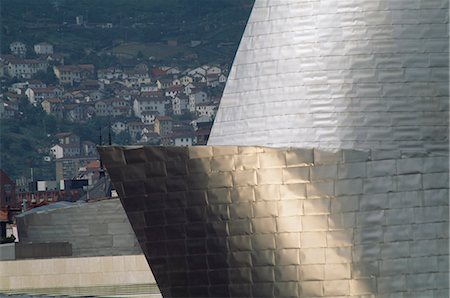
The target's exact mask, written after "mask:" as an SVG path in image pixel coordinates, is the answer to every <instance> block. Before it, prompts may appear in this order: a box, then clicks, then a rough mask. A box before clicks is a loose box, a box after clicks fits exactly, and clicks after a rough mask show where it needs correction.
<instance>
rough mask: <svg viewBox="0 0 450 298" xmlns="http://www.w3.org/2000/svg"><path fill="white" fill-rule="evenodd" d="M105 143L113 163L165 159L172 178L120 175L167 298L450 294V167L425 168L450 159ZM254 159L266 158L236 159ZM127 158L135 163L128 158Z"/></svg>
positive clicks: (121, 167) (119, 167) (104, 152)
mask: <svg viewBox="0 0 450 298" xmlns="http://www.w3.org/2000/svg"><path fill="white" fill-rule="evenodd" d="M99 151H100V154H101V157H102V158H103V159H104V160H106V162H105V165H106V167H107V169H108V171H109V169H110V168H111V169H114V171H115V172H117V171H121V172H129V171H131V170H130V169H137V171H139V172H141V171H142V170H141V168H140V167H139V166H138V165H139V163H140V164H142V165H144V167H148V166H150V165H152V164H153V161H152V159H153V158H154V160H155V161H157V162H161V161H162V162H163V163H164V164H165V165H164V166H161V165H158V167H159V168H164V169H166V171H167V172H166V173H167V174H166V176H165V177H162V176H159V175H155V176H154V177H152V176H147V177H144V176H139V177H141V178H139V179H137V180H135V181H129V182H123V181H121V179H120V177H124V175H115V176H114V177H113V182H114V185H116V186H117V185H118V186H123V188H121V187H118V188H117V189H118V192H119V195H120V198H121V200H122V203H123V205H124V208H125V211H126V212H127V214H128V216H129V219H130V223H131V225H132V226H133V229H134V231H135V232H136V234H137V235H138V240H139V241H140V244H141V247H142V249H143V251H144V253H145V255H146V257H147V260H148V261H149V264H150V266H151V268H152V270H153V273H154V276H155V278H156V281H157V283H158V285H159V287H160V289H161V292H162V294H163V295H164V296H165V297H217V296H220V297H242V296H245V297H299V296H302V297H303V296H322V297H327V296H358V295H365V294H367V295H375V296H383V295H384V296H386V295H387V296H398V295H403V296H408V297H409V296H419V297H420V296H423V295H425V294H426V293H425V292H424V291H429V290H431V291H435V292H436V293H439V295H440V294H443V293H446V294H448V293H447V291H448V283H445V282H444V280H447V281H448V279H444V278H445V274H447V273H448V266H444V265H440V263H444V264H445V263H446V264H447V265H448V222H449V218H448V181H447V182H446V183H444V182H443V181H441V180H440V179H439V177H440V176H446V175H447V173H448V168H446V167H438V166H436V167H431V166H425V161H426V164H428V165H430V164H436V163H438V162H445V163H446V162H447V161H448V157H445V156H434V155H435V154H433V153H430V154H428V155H427V154H424V155H422V156H421V157H420V158H419V159H418V158H417V157H416V156H413V157H408V156H403V158H396V157H394V158H387V157H384V160H383V161H374V160H372V156H375V158H379V156H380V155H379V154H378V153H375V151H373V152H372V151H364V152H357V151H353V152H349V151H347V150H337V151H336V150H335V151H333V152H328V151H321V150H315V153H314V156H313V157H312V158H310V157H307V158H306V159H305V158H304V157H305V156H308V155H305V152H308V151H305V150H303V149H293V148H290V149H282V148H281V149H273V148H264V147H253V148H250V147H233V148H232V150H229V148H228V147H221V146H213V147H191V148H177V149H173V148H169V147H142V148H140V149H139V150H137V149H136V148H129V147H101V148H99ZM142 151H144V153H142ZM133 152H139V154H138V155H139V156H141V157H145V158H140V157H139V156H137V157H132V156H131V155H132V153H133ZM174 153H176V154H174ZM215 153H217V154H219V155H218V156H217V157H216V156H215ZM373 153H375V154H373ZM249 155H253V158H252V159H251V160H259V162H258V164H257V166H254V167H252V169H251V170H244V169H243V168H242V167H238V166H236V163H238V164H240V162H241V160H242V159H241V158H242V157H244V156H249ZM119 156H127V159H126V160H125V159H122V163H121V164H120V163H118V162H117V160H120V158H119ZM269 156H270V158H268V157H269ZM293 156H296V157H301V158H296V160H297V161H296V162H294V163H293V164H294V165H295V166H291V164H289V163H286V160H292V159H291V157H293ZM127 160H130V161H132V162H131V163H130V164H128V163H127ZM261 160H265V161H264V162H261ZM300 160H303V161H306V163H302V162H300ZM345 160H348V161H347V162H344V161H345ZM231 161H233V163H234V164H231ZM280 161H281V162H280ZM174 162H175V163H176V166H175V164H174ZM193 162H195V163H196V164H197V165H207V166H205V167H204V168H202V167H199V166H195V167H191V166H190V165H192V164H193ZM374 162H382V163H383V166H380V167H374ZM300 163H302V165H301V166H299V164H300ZM392 164H393V165H394V169H397V170H395V171H393V170H392V167H393V166H392ZM447 164H448V163H447ZM253 165H255V164H253ZM324 169H331V170H330V171H331V174H324V173H322V172H323V171H324ZM363 169H364V170H363ZM366 169H371V170H366ZM310 173H314V175H313V177H314V179H312V181H310V176H309V175H310ZM339 173H340V174H339ZM367 173H369V174H370V177H365V175H366V174H367ZM266 176H267V177H266ZM269 176H270V177H269ZM372 176H375V177H372ZM428 176H429V177H430V178H429V181H430V182H429V183H416V181H419V180H417V179H416V177H421V178H420V179H422V180H423V177H428ZM349 177H350V179H349ZM410 178H413V179H412V180H411V179H410ZM427 179H428V178H427ZM422 180H420V181H422ZM183 181H184V182H183ZM242 181H244V182H245V183H243V182H242ZM270 181H273V183H270ZM408 181H413V182H414V183H413V184H414V189H415V190H414V191H410V188H411V187H412V185H413V184H411V183H409V182H408ZM431 181H433V182H431ZM131 182H133V183H131ZM260 183H261V185H260ZM140 185H144V186H145V187H140ZM169 185H170V187H168V186H169ZM166 186H167V187H166ZM388 191H389V193H388ZM438 260H439V261H438ZM393 277H395V278H393Z"/></svg>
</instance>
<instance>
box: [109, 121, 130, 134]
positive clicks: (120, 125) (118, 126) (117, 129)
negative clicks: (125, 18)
mask: <svg viewBox="0 0 450 298" xmlns="http://www.w3.org/2000/svg"><path fill="white" fill-rule="evenodd" d="M127 128H128V126H127V124H126V123H124V122H121V121H117V122H115V123H114V124H113V125H111V129H112V131H113V132H114V133H115V134H118V133H121V132H122V131H125V130H127Z"/></svg>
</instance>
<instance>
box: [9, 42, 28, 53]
mask: <svg viewBox="0 0 450 298" xmlns="http://www.w3.org/2000/svg"><path fill="white" fill-rule="evenodd" d="M9 49H10V51H11V53H12V54H13V55H18V56H25V54H26V53H27V46H26V45H25V44H24V43H23V42H21V41H14V42H12V43H11V44H10V45H9Z"/></svg>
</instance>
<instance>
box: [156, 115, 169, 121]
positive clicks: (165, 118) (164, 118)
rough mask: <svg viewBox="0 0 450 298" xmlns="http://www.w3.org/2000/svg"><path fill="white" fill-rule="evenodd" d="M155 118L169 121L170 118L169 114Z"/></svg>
mask: <svg viewBox="0 0 450 298" xmlns="http://www.w3.org/2000/svg"><path fill="white" fill-rule="evenodd" d="M156 119H158V120H159V121H171V120H172V118H170V117H169V116H157V117H156Z"/></svg>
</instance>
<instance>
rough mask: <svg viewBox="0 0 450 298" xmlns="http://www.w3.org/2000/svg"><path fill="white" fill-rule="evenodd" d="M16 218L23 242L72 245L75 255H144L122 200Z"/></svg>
mask: <svg viewBox="0 0 450 298" xmlns="http://www.w3.org/2000/svg"><path fill="white" fill-rule="evenodd" d="M16 219H17V225H18V230H19V239H20V242H22V243H29V242H31V243H43V242H68V243H70V244H71V245H72V252H73V256H111V255H130V254H139V253H141V249H140V246H139V243H138V242H137V240H136V237H135V235H134V232H133V229H132V228H131V225H130V223H129V221H128V218H127V216H126V214H125V212H124V210H123V207H122V204H121V203H120V200H119V199H110V200H103V201H98V202H92V203H84V204H78V205H74V206H69V207H64V208H59V209H53V210H44V211H40V212H34V213H31V214H30V213H28V214H25V215H22V216H20V215H19V216H17V218H16Z"/></svg>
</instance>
